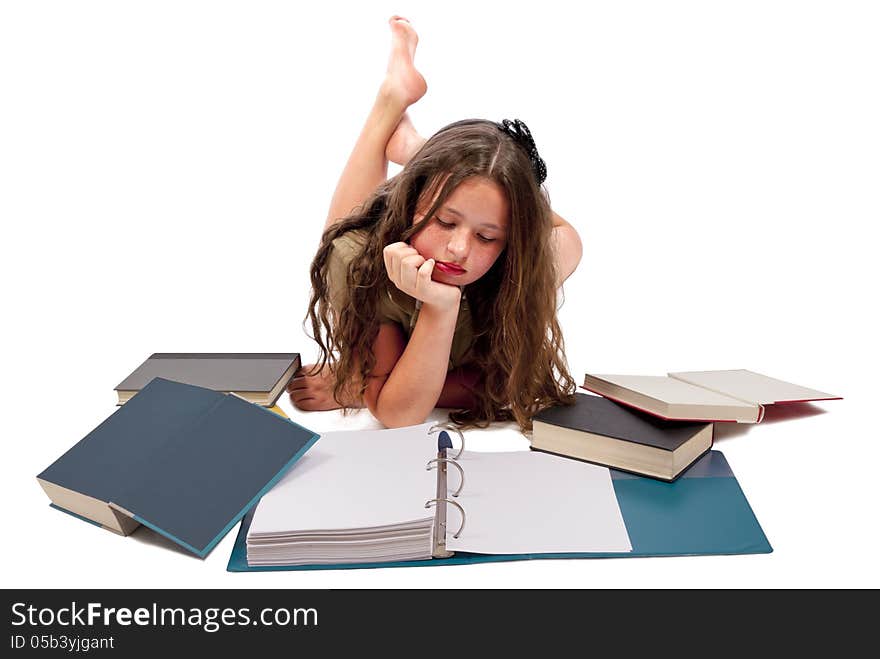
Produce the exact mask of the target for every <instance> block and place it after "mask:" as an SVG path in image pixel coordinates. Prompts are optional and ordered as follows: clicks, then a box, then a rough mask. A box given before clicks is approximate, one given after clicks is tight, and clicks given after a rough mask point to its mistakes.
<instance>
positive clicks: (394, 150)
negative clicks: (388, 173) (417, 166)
mask: <svg viewBox="0 0 880 659" xmlns="http://www.w3.org/2000/svg"><path fill="white" fill-rule="evenodd" d="M426 141H427V140H426V139H425V138H424V137H422V136H421V135H419V134H418V132H417V131H416V128H415V126H413V123H412V121H411V120H410V118H409V115H408V114H405V115H403V119H401V120H400V123H399V124H397V130H395V131H394V135H392V136H391V139H390V140H388V146H387V147H385V157H386V158H388V160H390V161H391V162H393V163H397V164H398V165H405V164H406V163H408V162H409V160H410V158H412V157H413V156H414V155H415V153H416V151H418V150H419V149H421V148H422V145H423V144H424V143H425V142H426Z"/></svg>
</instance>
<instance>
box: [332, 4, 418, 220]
mask: <svg viewBox="0 0 880 659" xmlns="http://www.w3.org/2000/svg"><path fill="white" fill-rule="evenodd" d="M388 23H389V24H390V26H391V55H390V57H389V59H388V69H387V71H386V74H385V79H384V81H383V82H382V85H381V86H380V88H379V92H378V94H377V95H376V100H375V102H374V103H373V108H372V110H371V111H370V114H369V116H368V117H367V121H366V123H365V124H364V127H363V129H362V130H361V134H360V136H359V137H358V139H357V142H356V143H355V145H354V149H353V150H352V152H351V155H350V156H349V158H348V162H347V163H346V165H345V168H344V169H343V170H342V175H341V176H340V178H339V182H338V183H337V184H336V190H335V191H334V192H333V198H332V200H331V201H330V210H329V212H328V214H327V221H326V223H325V225H324V228H325V229H326V228H327V227H329V226H330V225H331V224H333V223H334V222H335V221H336V220H338V219H340V218H342V217H345V216H346V215H348V214H349V213H350V212H351V211H352V210H353V209H355V208H356V207H358V206H360V205H361V204H362V203H363V202H364V201H365V200H366V199H367V198H368V197H369V196H370V195H371V194H372V193H373V191H374V190H375V189H376V188H377V187H378V186H379V185H380V184H381V183H382V182H383V181H385V179H386V178H387V176H388V159H387V157H386V153H385V151H386V149H387V147H388V143H389V141H390V140H391V137H392V135H394V133H395V131H396V130H397V127H398V125H399V124H400V122H401V119H402V118H403V117H404V116H405V113H406V109H407V108H408V107H409V106H410V105H412V104H413V103H415V102H416V101H418V100H419V99H420V98H421V97H422V96H424V95H425V92H426V91H427V90H428V86H427V84H426V83H425V79H424V78H423V77H422V75H421V74H420V73H419V72H418V71H417V70H416V68H415V65H414V64H413V58H414V56H415V52H416V45H417V44H418V42H419V37H418V35H417V34H416V31H415V30H414V29H413V28H412V26H411V25H410V24H409V21H407V20H406V19H405V18H402V17H400V16H392V17H391V19H390V20H389V21H388ZM410 125H412V124H410Z"/></svg>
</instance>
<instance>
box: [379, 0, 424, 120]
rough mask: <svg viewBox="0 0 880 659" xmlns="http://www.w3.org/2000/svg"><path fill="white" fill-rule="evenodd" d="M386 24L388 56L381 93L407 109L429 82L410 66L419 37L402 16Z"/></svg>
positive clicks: (422, 94)
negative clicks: (389, 51) (389, 27)
mask: <svg viewBox="0 0 880 659" xmlns="http://www.w3.org/2000/svg"><path fill="white" fill-rule="evenodd" d="M388 24H389V25H390V26H391V55H390V57H389V58H388V69H387V71H386V73H385V80H384V82H383V83H382V93H384V94H387V95H389V96H390V97H391V98H392V99H394V100H395V101H396V102H398V103H401V104H402V105H403V107H404V108H407V107H409V106H410V105H412V104H413V103H415V102H416V101H418V100H419V99H420V98H421V97H422V96H424V95H425V92H427V91H428V83H426V82H425V79H424V78H423V77H422V74H421V73H419V72H418V71H417V70H416V67H415V64H413V59H414V58H415V55H416V46H417V45H418V43H419V35H417V34H416V31H415V30H414V29H413V27H412V25H410V22H409V21H408V20H407V19H405V18H403V17H402V16H392V17H391V18H390V19H389V20H388Z"/></svg>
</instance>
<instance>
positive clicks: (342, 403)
mask: <svg viewBox="0 0 880 659" xmlns="http://www.w3.org/2000/svg"><path fill="white" fill-rule="evenodd" d="M389 23H390V25H391V31H392V48H391V57H390V60H389V64H388V70H387V73H386V77H385V80H384V81H383V83H382V85H381V87H380V90H379V93H378V95H377V97H376V101H375V104H374V106H373V109H372V111H371V113H370V115H369V117H368V118H367V122H366V125H365V126H364V128H363V130H362V132H361V134H360V136H359V138H358V140H357V143H356V144H355V147H354V150H353V151H352V153H351V156H350V157H349V160H348V163H347V164H346V166H345V169H344V170H343V172H342V176H341V178H340V180H339V183H338V184H337V187H336V190H335V192H334V194H333V199H332V201H331V204H330V212H329V214H328V217H327V221H326V224H325V230H324V234H323V237H322V239H321V245H320V247H319V249H318V252H317V255H316V256H315V259H314V261H313V263H312V267H311V280H312V298H311V302H310V306H309V314H308V317H309V319H310V320H311V325H312V330H313V336H314V338H315V340H316V341H317V343H318V346H319V348H320V352H321V358H320V362H319V363H318V364H315V365H310V366H306V367H304V368H303V370H302V371H301V372H300V373H299V374H298V376H297V377H295V378H293V379H292V380H291V382H290V384H289V385H288V390H289V392H290V395H291V400H292V402H293V403H294V405H296V406H297V407H298V408H300V409H303V410H327V409H335V408H338V407H344V408H350V407H363V406H364V405H366V407H368V408H369V410H370V411H371V412H372V413H373V415H374V416H375V417H376V418H377V419H379V421H380V422H381V423H383V424H384V425H385V426H387V427H399V426H406V425H415V424H419V423H422V422H424V421H425V419H426V418H427V417H428V415H429V414H430V413H431V411H432V410H433V409H434V408H435V407H446V408H455V409H456V411H455V412H453V413H452V414H450V419H451V420H452V421H454V422H456V423H458V424H459V425H462V426H485V425H487V424H488V423H490V422H492V421H498V420H511V419H513V420H516V421H517V423H519V425H520V427H521V428H522V429H524V430H528V429H530V428H531V421H530V418H531V416H532V415H533V414H534V413H536V412H537V411H539V410H541V409H543V408H544V407H548V406H550V405H556V404H565V403H569V402H571V400H572V394H573V392H574V389H575V384H574V381H573V379H572V377H571V375H570V374H569V372H568V369H567V366H566V363H565V355H564V348H563V340H562V335H561V332H560V328H559V325H558V322H557V319H556V290H557V288H558V287H559V286H560V285H561V284H562V282H563V281H565V279H566V278H567V277H568V276H569V275H570V274H571V273H572V272H573V271H574V269H575V268H576V267H577V264H578V262H579V261H580V258H581V253H582V250H581V243H580V239H579V237H578V235H577V232H576V231H575V230H574V228H573V227H572V226H571V225H570V224H568V223H567V222H566V221H565V220H563V219H562V218H561V217H559V215H557V214H556V213H554V212H553V211H552V210H551V209H550V206H549V204H548V202H547V198H546V196H545V195H544V194H543V193H542V190H541V187H540V186H541V183H543V180H544V177H545V176H546V169H545V167H544V162H543V161H542V160H541V159H540V157H539V156H538V152H537V149H536V148H535V145H534V141H533V140H532V139H531V135H530V133H529V131H528V128H527V127H526V126H525V124H523V123H522V122H520V121H518V120H517V121H512V122H511V121H508V120H505V121H503V122H502V123H500V124H497V123H495V122H491V121H482V120H466V121H459V122H456V123H454V124H451V125H449V126H447V127H446V128H443V129H441V130H440V131H439V132H438V133H436V134H435V135H434V136H432V137H431V139H429V140H425V139H424V138H422V137H421V136H419V134H418V133H417V132H416V130H415V129H414V127H413V125H412V123H411V122H410V120H409V117H408V116H407V114H406V110H407V108H408V107H409V106H410V105H412V104H413V103H415V102H416V101H418V100H419V99H420V98H421V97H422V96H424V94H425V92H426V91H427V85H426V83H425V80H424V78H423V77H422V76H421V74H419V72H418V71H417V70H416V69H415V66H414V65H413V57H414V55H415V49H416V44H417V43H418V37H417V35H416V33H415V31H414V30H413V28H412V26H411V25H410V24H409V22H408V21H407V20H406V19H404V18H401V17H399V16H393V17H392V18H391V19H390V21H389ZM389 160H390V161H392V162H395V163H398V164H401V165H404V167H403V169H402V171H401V172H400V174H398V175H397V176H395V177H394V178H392V179H390V180H386V176H387V169H388V161H389Z"/></svg>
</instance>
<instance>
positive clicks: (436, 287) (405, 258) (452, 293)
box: [383, 243, 461, 310]
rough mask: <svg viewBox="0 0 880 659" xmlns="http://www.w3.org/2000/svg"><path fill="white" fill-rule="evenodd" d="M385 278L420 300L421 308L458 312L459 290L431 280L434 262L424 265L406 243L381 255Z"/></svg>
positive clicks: (430, 260)
mask: <svg viewBox="0 0 880 659" xmlns="http://www.w3.org/2000/svg"><path fill="white" fill-rule="evenodd" d="M383 256H384V257H385V270H386V271H387V272H388V278H389V279H390V280H391V281H392V282H393V283H394V285H395V286H397V288H399V289H400V290H402V291H403V292H404V293H406V294H407V295H410V296H412V297H414V298H415V299H417V300H421V301H422V304H423V305H429V306H432V307H436V308H437V309H440V310H452V309H455V310H458V305H459V303H460V302H461V290H460V289H459V288H458V286H452V285H451V284H444V283H442V282H439V281H434V280H433V279H431V273H433V272H434V259H428V260H427V261H426V260H425V259H424V258H423V257H422V255H421V254H419V253H418V252H417V251H416V250H415V248H413V247H411V246H409V245H407V244H406V243H392V244H390V245H388V246H387V247H386V248H385V249H384V251H383Z"/></svg>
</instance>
